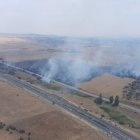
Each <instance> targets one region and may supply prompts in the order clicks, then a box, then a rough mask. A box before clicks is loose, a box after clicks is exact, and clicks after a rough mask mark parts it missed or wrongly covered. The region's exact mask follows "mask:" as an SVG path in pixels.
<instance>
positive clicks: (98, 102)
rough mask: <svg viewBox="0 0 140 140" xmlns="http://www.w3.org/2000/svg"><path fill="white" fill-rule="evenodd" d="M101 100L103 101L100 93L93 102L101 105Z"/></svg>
mask: <svg viewBox="0 0 140 140" xmlns="http://www.w3.org/2000/svg"><path fill="white" fill-rule="evenodd" d="M102 102H103V99H102V94H100V95H99V97H97V98H96V100H95V103H96V104H99V105H101V104H102Z"/></svg>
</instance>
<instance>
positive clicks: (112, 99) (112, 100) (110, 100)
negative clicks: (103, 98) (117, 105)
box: [109, 96, 114, 104]
mask: <svg viewBox="0 0 140 140" xmlns="http://www.w3.org/2000/svg"><path fill="white" fill-rule="evenodd" d="M113 102H114V98H113V96H110V97H109V103H110V104H112V103H113Z"/></svg>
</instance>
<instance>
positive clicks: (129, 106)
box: [0, 61, 140, 113]
mask: <svg viewBox="0 0 140 140" xmlns="http://www.w3.org/2000/svg"><path fill="white" fill-rule="evenodd" d="M0 64H2V65H5V66H7V67H10V68H13V69H17V70H20V71H24V72H26V73H29V74H31V75H35V76H37V77H39V78H41V79H42V78H43V77H42V76H41V75H39V74H36V73H34V72H31V71H28V70H25V69H22V68H19V67H16V66H13V65H10V64H8V63H6V62H4V61H0ZM51 81H52V82H55V83H59V84H61V85H63V86H65V87H67V88H69V89H72V90H75V91H78V92H80V93H82V94H83V95H88V96H91V97H94V98H97V97H98V95H96V94H94V93H89V92H87V91H84V90H81V89H78V88H75V87H73V86H70V85H67V84H64V83H61V82H59V81H55V80H51ZM103 100H104V101H109V99H108V98H105V97H103ZM120 106H121V107H122V108H125V109H129V110H132V111H135V112H139V113H140V108H138V107H134V106H131V105H127V104H124V103H120Z"/></svg>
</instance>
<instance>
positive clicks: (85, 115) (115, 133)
mask: <svg viewBox="0 0 140 140" xmlns="http://www.w3.org/2000/svg"><path fill="white" fill-rule="evenodd" d="M0 77H1V78H2V79H6V80H7V81H9V82H11V83H12V84H14V85H15V86H18V87H20V88H24V89H27V90H29V91H31V92H33V93H34V94H36V95H38V96H40V97H42V98H44V99H46V100H49V101H51V102H52V103H55V104H56V105H58V106H60V107H62V108H63V109H65V110H67V111H69V112H71V113H73V114H74V115H76V116H77V117H79V118H80V119H83V120H85V121H86V122H88V123H90V124H91V125H93V126H96V127H98V128H99V129H101V130H102V131H103V132H106V133H107V134H109V135H111V136H112V137H114V138H116V139H118V140H140V139H139V138H136V137H135V136H133V135H131V134H130V133H128V132H126V131H124V130H122V129H121V128H118V127H116V126H114V125H113V124H111V123H109V122H107V121H105V120H102V119H100V118H98V117H96V116H95V115H93V114H92V113H91V112H88V111H87V110H84V109H82V108H80V107H78V106H75V105H74V104H72V103H70V102H68V101H67V100H65V99H63V98H61V97H59V96H57V95H54V94H50V93H48V92H46V91H44V90H42V89H39V88H37V87H35V86H33V85H32V84H30V83H27V82H26V81H23V80H20V79H17V78H15V77H13V76H11V75H6V74H2V73H0Z"/></svg>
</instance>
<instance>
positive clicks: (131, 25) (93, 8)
mask: <svg viewBox="0 0 140 140" xmlns="http://www.w3.org/2000/svg"><path fill="white" fill-rule="evenodd" d="M0 32H1V33H38V34H56V35H69V36H73V35H74V36H139V37H140V0H0Z"/></svg>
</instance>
